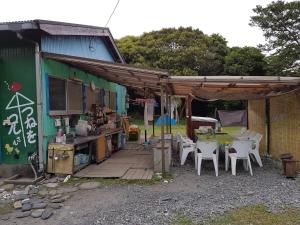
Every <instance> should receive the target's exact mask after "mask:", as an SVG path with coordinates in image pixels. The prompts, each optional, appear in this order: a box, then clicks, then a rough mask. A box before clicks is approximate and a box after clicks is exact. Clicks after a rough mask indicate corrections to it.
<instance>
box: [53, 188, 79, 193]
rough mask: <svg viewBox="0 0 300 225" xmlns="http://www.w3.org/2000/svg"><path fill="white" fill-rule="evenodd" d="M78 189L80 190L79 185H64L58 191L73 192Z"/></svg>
mask: <svg viewBox="0 0 300 225" xmlns="http://www.w3.org/2000/svg"><path fill="white" fill-rule="evenodd" d="M78 190H79V188H78V187H64V188H60V189H58V192H62V193H71V192H75V191H78Z"/></svg>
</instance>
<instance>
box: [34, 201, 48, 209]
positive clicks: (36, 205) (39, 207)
mask: <svg viewBox="0 0 300 225" xmlns="http://www.w3.org/2000/svg"><path fill="white" fill-rule="evenodd" d="M46 206H47V203H44V202H41V203H34V204H33V205H32V209H44V208H46Z"/></svg>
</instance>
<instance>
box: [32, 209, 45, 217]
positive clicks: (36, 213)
mask: <svg viewBox="0 0 300 225" xmlns="http://www.w3.org/2000/svg"><path fill="white" fill-rule="evenodd" d="M44 211H45V209H37V210H33V211H32V212H31V217H33V218H39V217H41V216H42V214H43V212H44Z"/></svg>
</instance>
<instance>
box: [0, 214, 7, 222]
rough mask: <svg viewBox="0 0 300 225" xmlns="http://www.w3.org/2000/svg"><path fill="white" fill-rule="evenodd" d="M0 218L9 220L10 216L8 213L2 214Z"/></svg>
mask: <svg viewBox="0 0 300 225" xmlns="http://www.w3.org/2000/svg"><path fill="white" fill-rule="evenodd" d="M0 219H1V220H3V221H6V220H9V216H8V215H2V216H1V217H0Z"/></svg>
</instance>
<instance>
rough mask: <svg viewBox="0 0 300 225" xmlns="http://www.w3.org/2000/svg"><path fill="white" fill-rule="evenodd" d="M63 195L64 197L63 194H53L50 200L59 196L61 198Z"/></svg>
mask: <svg viewBox="0 0 300 225" xmlns="http://www.w3.org/2000/svg"><path fill="white" fill-rule="evenodd" d="M61 197H62V195H61V194H58V195H54V196H51V197H50V200H53V199H57V198H61Z"/></svg>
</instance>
